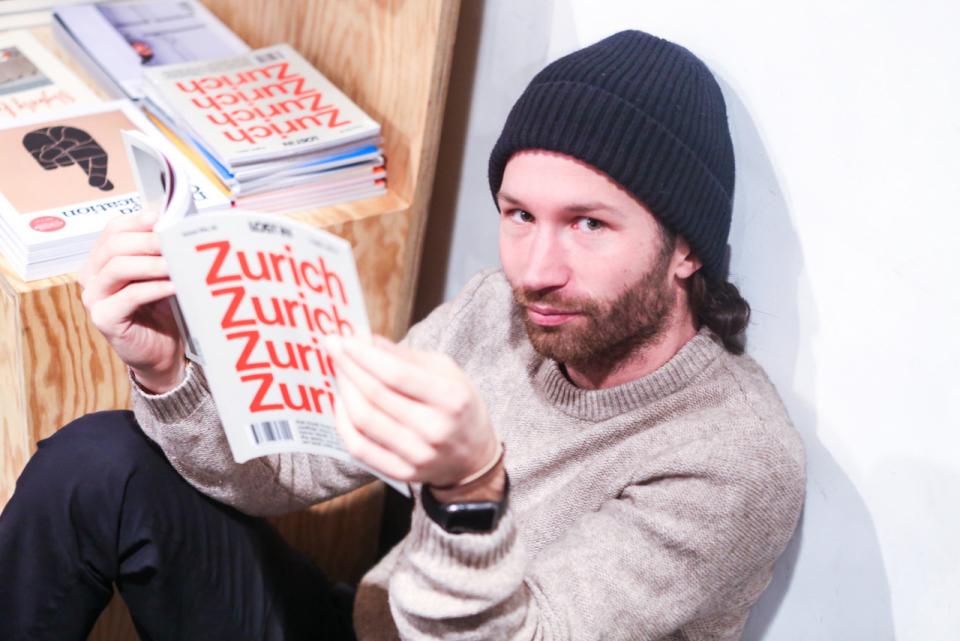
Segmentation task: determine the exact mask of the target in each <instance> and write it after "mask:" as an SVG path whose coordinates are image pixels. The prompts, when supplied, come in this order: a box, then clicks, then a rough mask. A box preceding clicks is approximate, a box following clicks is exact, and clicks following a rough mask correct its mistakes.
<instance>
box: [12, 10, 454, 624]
mask: <svg viewBox="0 0 960 641" xmlns="http://www.w3.org/2000/svg"><path fill="white" fill-rule="evenodd" d="M204 1H205V3H206V4H207V6H208V7H209V8H210V9H211V10H212V11H213V12H214V13H215V14H217V15H218V16H219V17H220V19H221V20H223V21H224V22H225V23H226V24H227V25H228V26H229V27H231V28H232V29H233V30H234V31H236V32H237V34H238V35H239V36H240V37H241V38H243V39H244V40H246V41H247V42H248V43H249V44H250V45H251V46H252V47H259V46H264V45H268V44H276V43H280V42H289V43H290V44H291V45H293V46H294V47H296V48H297V49H298V50H299V51H300V52H301V53H302V54H303V55H304V56H305V57H306V58H307V59H308V60H310V61H311V62H312V63H313V64H314V65H316V66H317V67H318V68H319V69H320V70H321V71H322V72H323V73H324V74H325V75H326V76H327V77H328V78H330V80H332V81H333V82H334V83H336V84H337V85H338V86H340V88H341V89H343V91H344V92H345V93H346V94H347V95H349V96H350V97H351V98H352V99H353V100H354V101H356V102H357V103H358V104H359V105H360V106H361V107H362V108H364V109H365V110H366V111H367V112H368V113H369V114H370V115H371V116H372V117H373V118H375V119H377V120H378V121H380V123H381V125H382V134H383V140H384V151H385V155H386V158H387V164H388V179H387V184H388V192H387V193H386V194H385V195H383V196H380V197H378V198H370V199H366V200H361V201H356V202H352V203H345V204H342V205H335V206H331V207H322V208H317V209H312V210H305V211H301V212H297V213H295V214H292V215H291V217H292V218H294V219H296V220H300V221H303V222H307V223H309V224H312V225H316V226H319V227H324V228H327V229H329V230H331V231H333V232H334V233H337V234H340V235H342V236H344V237H345V238H348V239H349V240H350V241H351V243H352V244H353V247H354V252H355V254H356V256H357V263H358V272H359V275H360V280H361V283H362V285H363V287H364V292H365V294H366V303H367V309H368V312H369V316H370V321H371V325H372V326H373V328H374V330H375V331H376V332H378V333H381V334H385V335H387V336H392V337H399V336H401V335H402V334H403V333H404V332H405V331H406V328H407V326H408V324H409V319H410V313H411V310H412V306H413V299H414V286H415V279H416V275H417V271H418V268H419V261H420V255H421V247H422V242H423V232H424V226H425V224H426V215H427V209H428V205H429V199H430V191H431V188H432V184H433V174H434V168H435V164H436V157H437V148H438V145H439V136H440V124H441V121H442V116H443V106H444V101H445V97H446V91H447V83H448V77H449V72H450V62H451V57H452V52H453V40H454V35H455V30H456V24H457V15H458V13H459V8H460V2H459V0H416V1H415V2H411V1H409V0H351V2H342V1H340V0H256V1H255V0H204ZM34 32H35V33H36V35H37V36H38V37H39V38H40V39H41V40H42V41H43V42H45V43H46V44H47V45H49V46H50V47H51V48H54V47H55V45H54V43H53V39H52V37H51V35H50V31H49V29H44V28H40V29H36V30H35V31H34ZM61 57H62V58H65V57H64V56H61ZM66 62H67V63H68V64H69V65H71V66H72V67H73V68H74V69H75V70H76V69H77V65H76V64H75V63H73V61H71V60H69V59H66ZM101 93H102V92H101ZM0 381H2V384H0V412H2V413H0V465H2V467H0V508H2V506H3V505H4V504H5V503H6V501H7V500H8V498H9V496H10V495H11V494H12V492H13V488H14V483H15V480H16V478H17V476H18V475H19V473H20V471H21V470H22V468H23V466H24V465H25V463H26V461H27V460H28V458H29V456H30V455H31V453H32V452H33V451H34V450H35V448H36V443H37V441H38V440H40V439H42V438H44V437H46V436H48V435H49V434H51V433H53V432H54V431H55V430H56V429H58V428H59V427H60V426H62V425H64V424H65V423H67V422H69V421H71V420H73V419H74V418H77V417H79V416H81V415H83V414H85V413H88V412H93V411H97V410H103V409H114V408H124V407H127V406H128V403H129V384H128V381H127V378H126V372H125V368H124V367H123V366H122V364H121V363H120V362H119V360H118V359H117V358H116V357H115V356H114V355H113V353H112V352H111V351H110V349H109V347H108V346H107V344H106V342H105V341H104V339H103V338H102V337H101V336H100V334H99V333H98V332H97V331H96V329H95V328H94V327H93V326H92V325H91V324H90V323H89V321H88V320H87V317H86V313H85V310H84V309H83V305H82V304H81V302H80V296H79V286H78V285H77V283H76V278H75V276H74V275H72V274H67V275H63V276H56V277H53V278H46V279H42V280H37V281H32V282H24V281H22V280H21V279H20V278H19V277H17V276H16V275H15V274H14V273H13V272H12V271H11V269H10V267H9V266H8V265H7V264H6V262H5V261H3V259H2V258H0ZM382 495H383V488H382V486H380V484H374V485H372V486H368V487H367V488H364V489H362V490H360V491H358V492H356V493H354V494H352V495H348V496H347V497H343V498H341V499H338V500H337V501H334V502H331V503H329V504H327V505H324V506H323V507H320V508H317V509H315V510H312V511H308V512H303V513H300V514H297V515H292V516H290V517H287V518H285V519H282V520H280V521H279V522H278V525H279V527H280V529H281V530H282V531H283V532H284V534H285V535H286V536H288V538H289V539H290V540H292V541H295V542H297V543H298V544H300V545H301V546H303V547H304V551H305V552H306V553H307V554H308V555H310V556H312V557H314V558H315V559H317V560H318V561H319V562H320V563H321V565H323V566H324V567H326V568H327V570H328V572H330V573H331V575H332V576H334V577H336V578H347V579H357V578H358V577H359V574H360V573H361V572H362V571H363V569H364V568H365V567H367V566H369V564H370V563H371V562H372V560H373V558H372V556H373V554H374V551H375V549H376V537H375V536H373V535H371V533H375V532H377V530H378V522H379V510H380V504H381V501H382ZM101 638H102V639H107V638H110V639H133V638H135V637H134V636H132V628H131V627H130V625H129V622H128V621H126V620H125V619H124V618H123V617H122V616H120V617H118V616H115V613H114V614H111V615H109V616H108V617H106V618H103V619H101V622H100V623H99V624H98V627H97V629H96V631H95V633H94V636H93V637H91V639H101Z"/></svg>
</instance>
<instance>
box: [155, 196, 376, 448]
mask: <svg viewBox="0 0 960 641" xmlns="http://www.w3.org/2000/svg"><path fill="white" fill-rule="evenodd" d="M158 233H159V234H160V238H161V246H162V248H163V254H164V256H165V257H166V258H167V262H168V264H169V267H170V277H171V279H172V280H173V282H174V285H175V287H176V290H177V298H178V300H179V302H180V306H181V309H182V312H183V315H184V318H185V320H186V322H187V325H188V326H189V327H190V328H191V332H192V335H193V336H194V339H195V340H196V341H197V342H198V344H199V347H200V351H201V353H202V355H203V360H204V362H205V364H206V365H205V372H206V375H207V380H208V381H209V383H210V390H211V392H212V393H213V397H214V400H215V401H216V404H217V408H218V411H219V413H220V418H221V419H222V422H223V425H224V429H225V430H226V433H227V439H228V441H229V442H230V448H231V450H232V451H233V455H234V458H235V459H236V460H237V461H238V462H241V463H242V462H244V461H247V460H249V459H251V458H254V457H257V456H263V455H265V454H275V453H278V452H312V453H316V454H324V455H327V456H335V457H338V458H341V459H345V460H348V459H349V456H348V455H347V454H346V452H345V451H344V449H343V447H342V445H341V444H340V441H339V439H338V438H337V435H336V424H335V420H334V407H335V405H336V402H337V392H336V388H335V382H334V370H333V365H332V361H331V359H330V356H329V355H328V354H327V352H326V349H325V346H324V342H323V339H324V337H325V336H326V335H328V334H336V335H345V336H360V337H369V334H370V328H369V322H368V320H367V313H366V307H365V304H364V300H363V294H362V292H361V290H360V282H359V279H358V276H357V271H356V266H355V264H354V260H353V255H352V251H351V248H350V243H349V242H347V241H346V240H344V239H342V238H339V237H337V236H334V235H332V234H329V233H326V232H323V231H321V230H316V229H312V228H310V227H307V226H305V225H301V224H299V223H296V222H294V221H290V220H286V219H283V218H278V217H275V216H269V215H264V214H253V213H248V212H240V211H233V212H230V213H211V214H206V215H201V216H192V217H188V218H185V219H183V220H181V221H179V222H177V223H176V224H174V225H171V226H169V227H161V228H160V229H159V230H158Z"/></svg>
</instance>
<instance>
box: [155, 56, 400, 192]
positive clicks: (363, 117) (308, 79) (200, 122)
mask: <svg viewBox="0 0 960 641" xmlns="http://www.w3.org/2000/svg"><path fill="white" fill-rule="evenodd" d="M143 78H144V82H143V90H144V97H145V102H144V105H143V106H144V108H145V109H146V110H147V112H148V113H149V114H150V115H151V116H153V117H154V118H155V119H156V121H157V122H158V124H160V125H161V126H162V127H163V128H164V129H165V131H166V132H167V133H168V135H170V136H171V137H173V138H174V139H175V140H176V141H177V142H179V143H180V145H181V147H182V148H183V149H185V150H188V153H191V154H192V155H193V157H194V160H195V161H196V162H199V163H206V164H207V165H209V167H211V168H212V170H213V172H214V174H215V176H216V178H217V179H218V180H219V181H220V182H221V183H222V184H223V185H224V187H225V188H226V190H227V191H228V193H230V194H231V195H232V196H233V197H234V199H235V201H236V203H237V204H238V205H240V206H243V207H245V208H248V209H256V210H258V211H288V210H295V209H302V208H304V207H316V206H319V205H325V204H330V203H335V202H342V201H345V200H353V199H356V198H365V197H369V196H376V195H379V194H382V193H384V192H385V190H386V187H385V180H384V179H385V171H384V161H383V153H382V149H381V141H380V125H379V124H378V123H377V122H376V121H374V120H373V119H372V118H371V117H370V116H368V115H367V114H366V113H364V112H363V110H362V109H360V108H359V107H358V106H357V105H356V104H354V103H353V102H352V101H351V100H350V99H349V98H347V97H346V96H345V95H344V94H343V92H341V91H340V90H339V89H337V87H336V86H334V85H333V83H331V82H330V81H329V80H327V79H326V78H325V77H324V76H323V74H321V73H320V72H319V71H317V69H316V68H315V67H314V66H313V65H311V64H310V63H309V62H307V61H306V60H305V59H304V58H303V57H302V56H301V55H300V54H299V53H297V51H296V50H295V49H293V48H292V47H290V46H289V45H286V44H281V45H276V46H273V47H266V48H264V49H257V50H255V51H250V52H248V53H245V54H241V55H237V56H230V57H227V58H219V59H216V60H206V61H201V62H190V63H183V64H177V65H164V66H162V67H153V68H149V69H146V70H145V71H144V74H143Z"/></svg>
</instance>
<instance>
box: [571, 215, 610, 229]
mask: <svg viewBox="0 0 960 641" xmlns="http://www.w3.org/2000/svg"><path fill="white" fill-rule="evenodd" d="M577 227H578V228H579V229H580V231H599V230H601V229H603V228H604V227H605V225H604V224H603V222H602V221H599V220H597V219H596V218H586V217H584V218H578V219H577Z"/></svg>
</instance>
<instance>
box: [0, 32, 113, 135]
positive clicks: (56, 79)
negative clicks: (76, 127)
mask: <svg viewBox="0 0 960 641" xmlns="http://www.w3.org/2000/svg"><path fill="white" fill-rule="evenodd" d="M99 101H100V100H99V98H97V96H96V95H95V94H94V93H93V92H92V91H91V90H90V89H89V88H87V86H86V85H85V84H84V83H83V81H82V80H80V78H78V77H77V76H76V74H74V73H73V72H72V71H70V70H69V69H68V68H67V66H66V65H64V64H63V63H62V62H60V61H59V60H58V59H57V57H56V56H54V55H53V53H51V52H50V51H49V50H47V48H46V47H44V46H43V45H42V44H41V43H40V41H39V40H37V39H36V38H34V37H33V35H32V34H30V32H28V31H9V32H6V33H0V122H3V121H6V120H9V119H11V118H17V117H19V116H33V115H37V114H43V113H49V112H51V111H55V110H57V109H64V108H67V107H72V106H74V105H81V104H90V103H95V102H99Z"/></svg>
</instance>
